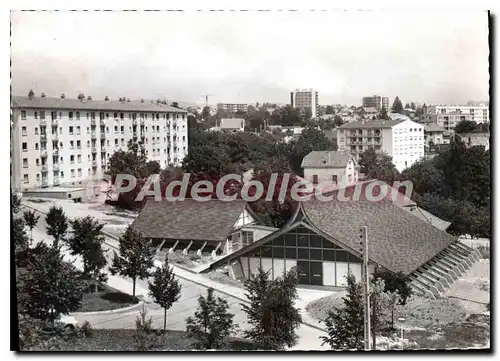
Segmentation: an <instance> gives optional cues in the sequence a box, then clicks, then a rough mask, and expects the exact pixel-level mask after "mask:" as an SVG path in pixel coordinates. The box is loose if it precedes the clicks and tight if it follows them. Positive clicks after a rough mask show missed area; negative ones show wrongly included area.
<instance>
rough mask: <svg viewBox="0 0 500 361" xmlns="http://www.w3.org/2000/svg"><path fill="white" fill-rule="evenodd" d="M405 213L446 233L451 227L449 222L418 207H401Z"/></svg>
mask: <svg viewBox="0 0 500 361" xmlns="http://www.w3.org/2000/svg"><path fill="white" fill-rule="evenodd" d="M402 208H403V209H404V210H405V211H408V212H410V213H411V214H413V215H414V216H416V217H418V218H420V219H421V220H423V221H425V222H429V223H430V224H432V225H433V226H434V227H436V228H438V229H440V230H442V231H446V230H447V229H448V227H450V226H451V222H447V221H445V220H443V219H441V218H439V217H436V216H435V215H433V214H432V213H430V212H427V211H426V210H425V209H422V208H420V207H417V206H414V207H402Z"/></svg>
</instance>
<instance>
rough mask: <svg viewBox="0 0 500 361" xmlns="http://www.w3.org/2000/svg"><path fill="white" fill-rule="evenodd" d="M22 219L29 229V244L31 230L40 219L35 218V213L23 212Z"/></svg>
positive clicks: (31, 240)
mask: <svg viewBox="0 0 500 361" xmlns="http://www.w3.org/2000/svg"><path fill="white" fill-rule="evenodd" d="M23 217H24V222H25V224H26V226H28V228H29V229H30V233H31V236H30V242H31V243H33V228H35V227H36V224H37V223H38V220H39V219H40V216H37V215H36V213H35V211H29V210H28V211H24V214H23Z"/></svg>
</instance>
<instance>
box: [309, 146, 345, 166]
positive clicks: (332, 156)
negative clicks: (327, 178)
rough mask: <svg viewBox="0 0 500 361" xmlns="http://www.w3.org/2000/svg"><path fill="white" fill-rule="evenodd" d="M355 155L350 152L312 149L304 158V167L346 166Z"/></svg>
mask: <svg viewBox="0 0 500 361" xmlns="http://www.w3.org/2000/svg"><path fill="white" fill-rule="evenodd" d="M350 159H354V157H353V156H352V155H351V154H350V153H348V152H340V151H333V150H332V151H326V152H325V151H312V152H310V153H309V154H308V155H306V156H305V157H304V159H303V160H302V168H306V167H321V168H330V167H342V168H345V167H346V166H347V163H349V160H350Z"/></svg>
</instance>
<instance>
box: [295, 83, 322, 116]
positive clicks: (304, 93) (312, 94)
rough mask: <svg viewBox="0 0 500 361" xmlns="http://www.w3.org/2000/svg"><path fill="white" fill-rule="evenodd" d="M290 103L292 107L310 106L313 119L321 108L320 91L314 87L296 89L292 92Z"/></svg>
mask: <svg viewBox="0 0 500 361" xmlns="http://www.w3.org/2000/svg"><path fill="white" fill-rule="evenodd" d="M290 104H291V106H292V108H299V109H305V108H310V109H311V114H312V115H311V119H314V118H316V117H317V115H318V110H319V93H318V92H317V91H316V90H314V89H296V90H295V91H293V92H291V93H290Z"/></svg>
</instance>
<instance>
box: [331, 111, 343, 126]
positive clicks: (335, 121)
mask: <svg viewBox="0 0 500 361" xmlns="http://www.w3.org/2000/svg"><path fill="white" fill-rule="evenodd" d="M333 124H334V125H335V127H340V126H341V125H342V124H344V120H343V119H342V117H341V116H340V115H338V114H337V115H335V116H334V117H333Z"/></svg>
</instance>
